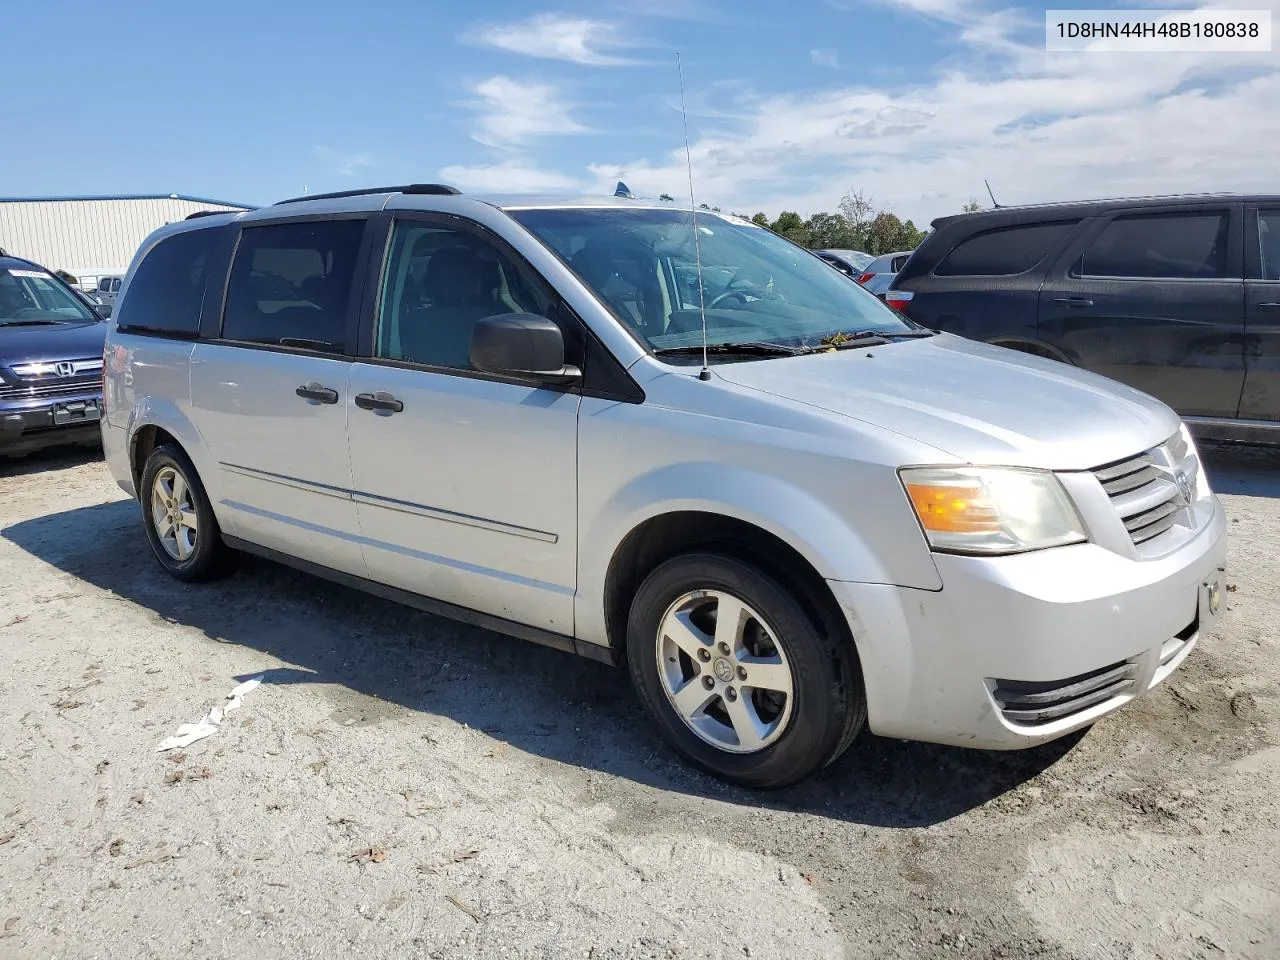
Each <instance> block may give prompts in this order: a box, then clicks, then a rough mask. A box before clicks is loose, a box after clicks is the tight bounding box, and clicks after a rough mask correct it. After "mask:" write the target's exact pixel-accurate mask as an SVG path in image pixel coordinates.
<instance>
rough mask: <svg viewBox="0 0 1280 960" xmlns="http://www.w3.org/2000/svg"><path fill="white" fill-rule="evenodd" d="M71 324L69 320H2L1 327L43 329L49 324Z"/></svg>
mask: <svg viewBox="0 0 1280 960" xmlns="http://www.w3.org/2000/svg"><path fill="white" fill-rule="evenodd" d="M69 322H70V321H67V320H0V327H43V326H46V325H48V324H58V323H69Z"/></svg>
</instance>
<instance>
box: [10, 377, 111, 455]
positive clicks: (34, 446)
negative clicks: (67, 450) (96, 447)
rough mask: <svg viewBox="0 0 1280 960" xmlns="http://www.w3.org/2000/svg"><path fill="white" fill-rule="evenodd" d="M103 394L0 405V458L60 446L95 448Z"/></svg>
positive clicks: (99, 431)
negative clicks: (87, 445) (81, 445)
mask: <svg viewBox="0 0 1280 960" xmlns="http://www.w3.org/2000/svg"><path fill="white" fill-rule="evenodd" d="M101 410H102V394H101V392H98V393H87V394H84V395H79V396H66V397H58V398H57V399H56V400H53V399H51V400H47V401H41V402H39V403H30V402H28V403H23V404H21V405H0V454H3V455H7V456H13V455H16V454H22V453H30V452H32V451H34V450H40V449H42V448H44V447H53V446H59V445H61V444H89V445H92V444H96V443H98V442H99V441H100V436H101V430H100V428H99V425H98V423H99V420H98V416H99V415H100V414H101Z"/></svg>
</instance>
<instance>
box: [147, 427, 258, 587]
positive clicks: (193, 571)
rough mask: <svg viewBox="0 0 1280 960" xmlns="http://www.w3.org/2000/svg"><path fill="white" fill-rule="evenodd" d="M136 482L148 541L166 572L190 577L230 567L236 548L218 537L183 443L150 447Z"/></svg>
mask: <svg viewBox="0 0 1280 960" xmlns="http://www.w3.org/2000/svg"><path fill="white" fill-rule="evenodd" d="M140 487H141V497H140V499H141V501H142V517H143V525H144V526H145V527H146V530H147V542H148V543H150V544H151V550H152V552H153V553H155V555H156V559H157V560H159V561H160V565H161V566H163V567H164V568H165V570H166V571H168V573H169V575H170V576H172V577H175V578H176V579H178V580H183V581H186V582H188V583H194V582H197V581H200V580H212V579H215V578H217V577H220V576H224V575H225V574H227V573H228V572H230V570H231V567H232V563H233V561H234V557H235V554H234V553H233V551H232V550H231V549H230V548H229V547H228V546H227V545H226V544H225V543H223V542H222V531H221V530H220V529H219V527H218V521H217V518H215V517H214V515H213V506H212V504H210V502H209V495H208V494H207V493H205V489H204V484H203V483H201V482H200V475H199V474H198V473H196V468H195V467H194V466H193V465H192V463H191V460H190V458H188V457H187V455H186V454H185V453H184V452H183V451H182V450H181V449H179V448H178V447H176V446H173V445H171V444H163V445H161V446H158V447H156V448H155V449H154V450H152V451H151V455H150V456H148V457H147V462H146V464H145V465H144V466H143V468H142V482H141V484H140Z"/></svg>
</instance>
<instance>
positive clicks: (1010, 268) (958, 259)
mask: <svg viewBox="0 0 1280 960" xmlns="http://www.w3.org/2000/svg"><path fill="white" fill-rule="evenodd" d="M1079 222H1080V221H1078V220H1061V221H1055V222H1053V223H1032V224H1026V225H1023V226H1017V227H1001V228H997V229H995V230H986V231H984V232H982V233H976V234H974V235H973V236H971V237H969V238H968V239H966V240H961V241H960V243H958V244H957V245H956V246H955V247H953V248H952V250H951V252H950V253H948V254H947V255H946V256H945V257H943V258H942V262H941V263H939V264H938V266H937V267H936V268H935V269H934V271H933V272H934V274H935V275H937V276H940V277H1006V276H1012V275H1014V274H1018V273H1025V272H1026V271H1028V270H1030V269H1031V268H1032V267H1034V266H1035V265H1036V264H1038V263H1039V262H1040V261H1041V260H1043V259H1044V258H1045V256H1046V255H1048V253H1049V252H1050V251H1051V250H1052V249H1053V248H1054V247H1055V246H1057V244H1058V242H1059V241H1061V240H1063V239H1064V238H1065V237H1066V236H1067V234H1068V233H1070V232H1071V231H1072V230H1073V229H1075V226H1076V224H1077V223H1079Z"/></svg>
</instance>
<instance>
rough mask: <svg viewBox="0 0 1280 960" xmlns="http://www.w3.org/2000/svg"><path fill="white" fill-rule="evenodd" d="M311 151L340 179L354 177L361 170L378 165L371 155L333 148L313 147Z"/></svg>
mask: <svg viewBox="0 0 1280 960" xmlns="http://www.w3.org/2000/svg"><path fill="white" fill-rule="evenodd" d="M311 150H312V152H313V153H314V154H315V155H316V157H317V158H319V160H320V162H321V163H323V164H325V165H326V166H327V167H328V168H329V171H330V172H331V173H334V174H337V175H338V176H340V177H354V176H355V175H356V174H358V173H359V172H360V171H361V170H364V169H366V168H369V167H376V166H377V165H378V163H377V161H376V160H374V158H373V155H372V154H369V153H350V152H348V151H343V150H334V149H333V148H332V147H312V148H311Z"/></svg>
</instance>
